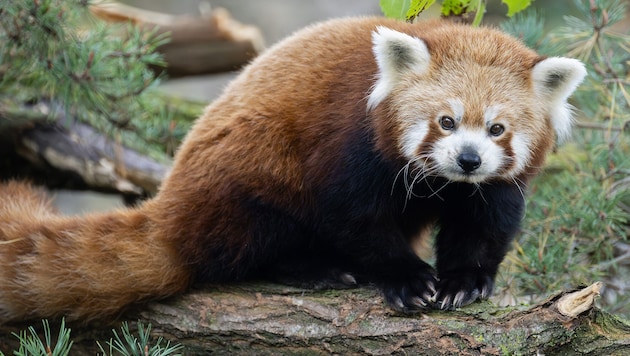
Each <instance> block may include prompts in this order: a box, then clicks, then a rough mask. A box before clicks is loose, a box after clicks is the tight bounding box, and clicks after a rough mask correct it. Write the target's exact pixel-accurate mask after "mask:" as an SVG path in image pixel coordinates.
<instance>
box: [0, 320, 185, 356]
mask: <svg viewBox="0 0 630 356" xmlns="http://www.w3.org/2000/svg"><path fill="white" fill-rule="evenodd" d="M42 324H43V329H44V340H42V339H41V338H40V337H39V335H38V333H37V332H36V331H35V329H34V328H33V327H32V326H31V327H29V328H28V331H22V332H20V334H15V333H14V334H13V335H15V337H17V338H18V339H19V340H20V348H19V350H17V351H14V352H13V354H14V355H15V356H67V355H71V353H70V351H71V348H72V341H70V331H71V330H70V329H69V328H67V327H66V325H65V322H64V321H63V320H62V321H61V325H60V327H59V335H58V337H57V342H56V343H55V344H54V346H53V343H52V342H51V341H52V340H51V332H50V325H49V323H48V321H47V320H43V321H42ZM112 333H113V334H114V337H113V338H112V339H110V340H109V341H108V342H107V343H106V345H107V346H108V348H107V349H106V348H104V347H103V346H101V344H100V343H99V342H97V344H98V347H99V348H100V350H101V352H102V355H123V356H168V355H180V354H177V353H176V352H179V351H181V350H182V349H183V346H182V345H173V346H171V345H170V342H168V341H167V342H166V344H165V345H162V344H163V342H164V340H163V339H162V337H159V338H158V339H157V340H156V341H155V342H154V343H152V341H151V325H150V324H149V325H148V326H147V327H146V328H145V326H144V324H142V323H141V322H138V336H137V337H136V336H135V335H134V334H133V332H132V331H131V330H130V329H129V325H128V324H127V323H123V325H122V327H121V328H120V335H119V334H118V332H117V331H116V330H115V329H112ZM152 344H153V345H152ZM0 356H4V354H3V353H2V352H1V351H0Z"/></svg>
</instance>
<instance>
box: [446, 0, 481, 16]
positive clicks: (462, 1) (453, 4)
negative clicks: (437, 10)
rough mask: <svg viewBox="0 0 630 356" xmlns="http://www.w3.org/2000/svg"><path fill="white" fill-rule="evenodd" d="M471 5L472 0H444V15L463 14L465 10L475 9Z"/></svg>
mask: <svg viewBox="0 0 630 356" xmlns="http://www.w3.org/2000/svg"><path fill="white" fill-rule="evenodd" d="M469 5H470V0H444V1H442V15H443V16H449V15H450V14H453V15H456V16H457V15H461V14H462V13H463V12H464V10H466V11H474V9H470V8H468V7H469Z"/></svg>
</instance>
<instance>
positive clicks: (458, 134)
mask: <svg viewBox="0 0 630 356" xmlns="http://www.w3.org/2000/svg"><path fill="white" fill-rule="evenodd" d="M465 150H472V151H474V152H475V153H476V154H477V155H479V157H480V158H481V165H480V166H479V168H477V169H475V170H474V171H472V172H468V173H467V172H465V171H464V170H463V169H462V168H461V167H460V166H459V164H458V163H457V159H458V157H459V155H460V154H462V153H463V152H464V151H465ZM431 157H432V158H433V160H434V161H435V162H436V165H437V168H438V171H439V173H440V174H441V175H442V176H444V177H446V178H448V179H450V180H452V181H457V182H468V183H480V182H483V181H484V180H486V179H488V178H489V177H492V176H494V175H496V173H497V170H498V169H499V168H500V167H501V166H502V165H503V159H504V157H505V152H504V150H503V148H502V147H501V146H499V145H497V144H496V143H495V142H493V141H492V140H491V139H490V138H489V137H488V133H487V132H486V131H485V130H469V129H466V128H465V127H460V128H459V129H457V130H455V131H453V133H452V134H451V135H448V136H445V137H443V138H440V139H439V140H437V142H435V144H434V146H433V150H432V151H431Z"/></svg>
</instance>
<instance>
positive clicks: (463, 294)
mask: <svg viewBox="0 0 630 356" xmlns="http://www.w3.org/2000/svg"><path fill="white" fill-rule="evenodd" d="M493 289H494V281H493V278H492V276H490V275H487V274H483V273H480V274H469V273H465V274H460V275H455V274H453V275H448V276H443V277H441V278H440V282H439V284H438V291H437V293H436V295H435V298H434V300H435V303H434V308H436V309H442V310H453V309H456V308H459V307H462V306H465V305H468V304H470V303H472V302H474V301H476V300H478V299H479V300H481V299H487V298H488V297H490V295H492V290H493Z"/></svg>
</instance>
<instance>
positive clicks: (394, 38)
mask: <svg viewBox="0 0 630 356" xmlns="http://www.w3.org/2000/svg"><path fill="white" fill-rule="evenodd" d="M372 43H373V47H372V51H373V52H374V57H375V59H376V64H377V65H378V78H377V80H376V84H375V85H374V88H373V89H372V92H371V93H370V96H369V98H368V105H367V107H368V110H369V109H372V108H374V107H376V106H377V105H378V104H379V103H380V102H381V101H383V100H384V99H385V98H386V97H387V96H388V95H389V93H390V92H391V90H392V88H393V87H394V84H395V83H396V82H397V81H398V80H400V79H401V78H402V77H404V75H405V74H408V73H423V72H425V71H426V70H427V69H428V67H429V62H430V60H431V56H430V55H429V50H428V49H427V45H426V44H425V43H424V41H422V40H421V39H419V38H416V37H412V36H409V35H407V34H405V33H402V32H398V31H395V30H392V29H390V28H387V27H383V26H379V27H377V28H376V31H374V32H372Z"/></svg>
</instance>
